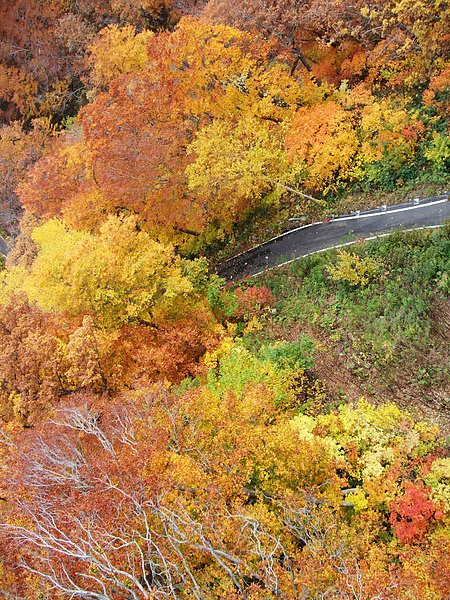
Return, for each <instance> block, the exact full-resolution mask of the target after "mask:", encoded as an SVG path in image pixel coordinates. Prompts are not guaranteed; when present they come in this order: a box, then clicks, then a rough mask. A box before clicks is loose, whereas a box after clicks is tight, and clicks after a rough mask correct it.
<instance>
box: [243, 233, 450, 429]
mask: <svg viewBox="0 0 450 600" xmlns="http://www.w3.org/2000/svg"><path fill="white" fill-rule="evenodd" d="M350 251H351V252H354V253H355V254H357V255H358V256H359V257H360V258H361V259H362V261H363V262H364V261H366V262H367V260H368V258H370V259H374V260H375V261H377V263H378V267H377V271H376V273H375V274H374V275H373V276H372V277H369V279H370V281H369V283H368V284H367V285H362V284H361V283H358V284H356V285H354V284H352V283H350V282H348V281H346V280H345V278H341V279H340V280H337V281H335V280H333V279H332V277H331V274H330V272H329V268H330V265H336V264H337V263H338V262H339V260H340V259H339V252H338V251H330V252H327V253H324V254H318V255H314V256H312V257H309V258H306V259H301V260H299V261H297V262H295V263H293V264H292V265H290V266H288V267H284V268H280V269H277V270H275V271H273V272H271V273H267V274H265V275H262V276H260V277H259V278H258V285H259V284H264V285H267V286H268V287H269V288H270V289H271V290H272V292H273V293H274V295H275V296H276V298H277V300H278V304H277V312H276V313H275V314H273V315H272V314H271V315H270V316H268V317H266V318H265V320H264V329H263V331H262V332H258V333H250V334H247V335H246V336H245V338H244V342H245V344H246V345H247V346H248V347H250V348H251V347H253V348H257V347H258V346H259V345H260V344H261V343H262V342H263V341H274V340H280V339H286V340H289V341H294V340H295V339H297V337H298V335H299V333H300V332H304V333H306V334H307V335H308V336H310V337H311V338H312V339H314V340H315V342H316V352H315V374H316V375H317V376H318V377H320V378H321V379H322V380H323V381H324V382H325V384H326V386H327V388H328V392H329V398H330V399H331V401H335V402H336V401H339V400H340V399H345V398H346V399H349V400H354V399H357V398H359V397H361V396H363V395H364V396H365V397H367V398H371V399H373V400H374V401H383V400H387V399H393V400H396V401H398V402H399V403H400V404H401V405H403V406H404V407H408V408H414V409H416V410H417V411H419V412H420V414H421V416H426V417H428V418H429V419H431V420H438V421H439V424H440V426H441V428H443V431H444V432H445V433H446V434H447V435H448V434H450V386H449V379H450V377H449V376H450V226H449V225H447V226H445V227H443V228H441V229H439V230H435V231H425V232H423V231H421V232H419V231H417V232H409V233H407V232H398V233H395V234H394V235H392V236H391V237H389V238H383V239H382V240H379V241H377V242H370V243H365V244H360V245H357V246H354V247H352V248H351V250H350ZM349 262H350V264H349V265H347V266H348V267H349V268H350V271H351V267H352V264H351V263H352V261H349ZM353 264H354V261H353ZM250 284H251V285H253V284H254V280H252V281H251V282H250Z"/></svg>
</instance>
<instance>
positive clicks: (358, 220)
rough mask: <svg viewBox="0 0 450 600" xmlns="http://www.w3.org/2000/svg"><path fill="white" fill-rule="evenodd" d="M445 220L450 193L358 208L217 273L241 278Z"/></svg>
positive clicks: (243, 256)
mask: <svg viewBox="0 0 450 600" xmlns="http://www.w3.org/2000/svg"><path fill="white" fill-rule="evenodd" d="M446 219H450V195H449V193H448V192H445V193H444V194H442V195H441V196H430V197H429V198H423V199H421V200H419V199H415V200H411V201H410V202H405V203H403V204H396V205H394V206H388V207H381V208H377V209H375V210H368V211H356V212H354V213H352V214H351V215H342V216H340V217H336V218H334V219H331V220H330V221H328V222H326V223H324V222H322V221H321V222H319V223H313V224H312V225H304V226H303V227H298V228H297V229H293V230H292V231H288V232H286V233H285V234H283V235H281V236H279V237H276V238H273V239H272V240H269V241H268V242H266V243H264V244H261V245H260V246H257V247H256V248H252V249H251V250H249V251H248V252H244V253H243V254H240V255H238V256H235V257H234V258H231V259H229V260H228V261H226V262H225V263H224V264H223V265H221V266H220V267H218V269H217V271H216V272H217V274H218V275H219V276H220V277H223V278H224V279H226V280H227V281H233V280H239V279H242V278H243V277H246V276H249V275H258V274H259V273H262V272H263V271H265V270H266V269H273V268H274V267H276V266H281V265H282V264H287V263H289V262H292V261H294V260H296V259H297V258H301V257H302V256H308V255H309V254H314V253H316V252H322V251H324V250H327V249H329V248H336V247H339V246H342V245H348V244H352V243H354V242H355V241H357V240H360V239H370V238H374V237H377V236H379V235H383V234H384V235H386V234H387V233H389V232H390V231H391V230H393V229H396V228H403V229H417V228H421V227H436V226H439V225H441V224H442V222H443V221H445V220H446Z"/></svg>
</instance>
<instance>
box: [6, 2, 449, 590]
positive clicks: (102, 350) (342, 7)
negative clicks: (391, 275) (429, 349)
mask: <svg viewBox="0 0 450 600" xmlns="http://www.w3.org/2000/svg"><path fill="white" fill-rule="evenodd" d="M449 25H450V9H449V8H448V5H447V3H445V2H444V1H441V0H436V2H434V4H433V5H432V6H431V5H430V4H429V3H427V2H424V1H422V0H415V1H414V2H413V1H412V0H378V1H374V2H371V3H370V5H369V4H368V3H367V2H365V1H364V0H356V2H354V3H353V4H352V5H349V4H348V3H346V2H343V1H341V0H337V1H331V0H330V1H329V0H326V1H324V0H305V1H304V2H294V1H293V0H282V1H281V0H280V1H278V2H273V1H269V0H245V1H244V0H235V1H234V2H232V3H230V2H225V1H224V0H209V1H207V2H203V1H201V0H199V1H197V0H108V1H106V2H96V1H92V0H77V1H76V2H72V1H68V0H51V1H49V2H41V1H38V0H18V1H16V2H13V1H12V0H7V1H5V2H3V3H2V5H1V7H0V40H1V41H0V123H1V125H0V228H1V230H0V234H1V235H2V236H5V237H7V236H9V238H8V242H9V243H10V244H11V245H12V246H13V247H14V248H13V251H11V253H10V254H9V255H8V257H7V259H6V268H4V269H3V267H2V270H1V271H0V595H1V596H2V597H4V598H6V599H9V600H32V599H33V600H36V598H38V599H39V600H41V599H42V600H43V599H49V600H53V599H54V598H55V599H56V598H61V599H62V600H66V599H67V600H69V599H73V598H95V599H97V600H106V599H108V600H150V599H152V600H157V599H158V600H163V599H167V598H174V599H175V598H177V599H180V600H183V599H186V600H187V599H189V600H191V599H196V600H241V599H242V600H262V599H263V598H264V599H272V598H273V599H277V600H280V599H286V600H288V599H289V600H291V599H298V600H301V599H302V600H304V599H306V598H310V599H312V598H314V599H322V600H326V599H327V598H336V599H337V598H340V599H342V600H351V599H352V600H376V599H381V598H383V599H384V600H411V598H417V599H418V600H419V599H420V600H421V599H422V598H424V599H426V600H438V599H439V598H447V597H448V596H449V594H450V578H449V575H448V564H449V562H448V561H449V559H450V541H449V539H450V538H449V533H448V532H449V529H448V527H449V515H450V512H449V511H450V508H449V507H450V483H449V482H450V457H449V454H448V448H447V446H446V445H445V442H444V440H442V439H441V437H440V433H439V431H438V429H437V428H436V427H434V426H433V425H431V424H429V423H425V422H421V421H420V420H418V419H416V418H415V417H414V416H413V415H412V414H410V413H409V412H407V411H405V410H401V409H400V408H398V406H397V405H396V404H394V403H384V402H382V399H381V398H380V399H379V402H378V403H374V404H372V403H369V402H368V401H367V400H365V399H364V398H362V399H361V400H360V401H359V402H355V403H344V402H337V401H336V397H335V396H333V395H332V394H330V393H329V390H327V387H326V384H325V383H324V382H323V381H321V379H320V378H319V377H318V376H317V373H316V370H315V366H316V364H315V360H316V354H317V352H318V350H319V349H320V348H321V343H322V342H321V340H320V339H319V336H317V335H313V334H311V335H310V333H309V332H308V330H306V331H305V332H303V331H299V328H298V327H297V328H294V330H293V331H292V332H289V336H290V339H289V341H288V340H287V339H279V336H280V335H281V334H280V333H279V332H280V331H281V329H282V322H281V321H280V323H278V324H276V325H274V327H273V331H272V335H273V336H275V338H276V340H277V341H273V340H272V342H269V341H267V339H266V337H267V336H266V337H265V333H264V334H262V333H261V337H260V338H259V337H258V335H259V332H260V331H261V329H262V327H263V324H264V323H265V321H266V320H267V319H268V317H269V316H270V315H272V314H277V312H276V311H277V306H278V305H277V302H279V300H280V295H279V294H278V295H277V293H276V291H275V290H274V291H273V292H272V291H271V290H270V289H269V287H266V286H265V285H259V284H255V285H253V284H251V283H250V282H248V281H247V282H245V283H242V284H241V285H239V286H237V287H236V286H235V287H234V288H233V289H231V288H229V287H228V286H224V281H223V280H221V279H219V278H218V277H217V276H216V275H214V274H212V272H211V269H210V265H209V264H208V261H207V260H206V258H205V255H206V256H210V257H211V256H212V257H213V258H214V259H215V260H219V255H218V249H219V250H220V249H222V248H224V247H226V245H227V243H229V245H228V248H227V249H228V251H230V249H231V250H233V251H235V250H236V247H235V243H234V242H235V239H236V237H235V236H236V235H237V232H238V231H239V228H243V229H244V230H245V227H247V225H248V224H249V223H253V224H255V222H257V221H258V220H261V222H262V221H263V220H264V219H269V218H270V215H280V214H283V215H284V216H283V219H284V220H285V221H286V222H288V218H289V217H290V216H291V215H292V214H294V210H295V211H298V210H300V211H302V212H303V211H305V212H308V213H310V212H312V211H322V212H323V214H322V213H320V218H322V217H323V215H324V214H328V212H332V208H333V204H334V203H335V202H336V201H337V199H338V198H341V199H342V198H343V197H344V196H345V194H347V193H348V192H355V191H356V192H357V193H360V192H362V191H369V192H379V191H385V190H393V189H396V188H400V187H402V186H404V185H405V184H418V183H422V182H428V181H443V180H444V178H445V177H447V176H448V169H449V168H450V141H449V108H450V43H449V40H450V38H449V34H448V30H449ZM295 214H297V213H295ZM317 214H319V213H317ZM278 220H280V219H278ZM261 227H262V226H261ZM271 227H272V224H271ZM266 229H267V231H266V233H268V234H269V235H272V230H271V228H269V227H267V228H266ZM255 237H256V236H255ZM230 240H231V241H230ZM231 247H232V248H231ZM2 265H3V263H2ZM387 269H388V265H386V264H385V263H384V262H383V261H382V260H381V259H380V260H377V259H374V258H371V257H370V256H368V255H367V256H365V257H362V256H359V255H358V254H357V253H356V254H355V253H353V252H341V253H340V254H339V255H338V259H337V262H336V265H335V266H334V267H329V268H328V270H327V273H326V277H328V279H329V280H330V281H333V282H336V283H335V286H336V289H335V298H333V302H335V303H336V305H339V303H340V302H342V303H345V301H346V299H345V298H344V296H343V295H342V294H341V292H342V291H343V290H346V291H348V290H350V291H351V292H352V293H353V292H354V293H355V294H356V293H358V292H361V294H363V293H365V292H366V291H367V289H368V287H370V285H371V282H372V281H373V280H374V279H375V278H376V277H378V276H379V277H380V278H385V277H387V273H386V272H387ZM444 271H445V269H444V268H443V269H442V270H441V271H439V273H438V276H437V277H438V280H437V279H436V281H438V283H436V286H438V287H439V289H440V290H441V291H442V292H443V293H444V292H445V291H446V290H447V288H448V285H447V283H446V282H447V279H448V278H447V273H446V272H444ZM324 276H325V275H324ZM383 281H385V279H383ZM317 285H319V284H317ZM386 289H387V286H386ZM386 293H387V292H386ZM340 294H341V295H340ZM319 300H320V301H321V299H320V298H318V304H317V307H316V308H317V311H319V312H320V311H322V312H324V311H326V307H325V306H324V305H323V304H321V303H320V302H319ZM298 302H299V303H300V299H299V300H298ZM301 302H303V299H301ZM339 306H340V305H339ZM292 310H293V312H295V311H297V312H296V314H298V313H299V312H300V311H301V307H300V304H298V305H297V306H295V303H294V304H293V309H292ZM365 310H366V309H365ZM317 311H316V312H315V313H314V314H315V315H316V316H315V317H314V319H316V317H317V315H318V312H317ZM364 314H366V313H364ZM325 317H326V315H325ZM325 317H324V318H325ZM317 318H318V317H317ZM314 319H312V320H313V321H314ZM314 324H315V322H312V323H311V324H310V325H311V331H312V332H314ZM277 325H280V327H279V328H277ZM331 335H334V332H332V334H331ZM380 339H382V338H380ZM377 343H379V344H382V343H383V342H381V341H380V342H379V341H378V340H377ZM363 354H364V353H363V352H362V351H361V352H360V355H361V356H362V357H363ZM340 356H343V353H342V354H340ZM442 369H444V367H442ZM364 385H366V384H364ZM361 389H362V388H361ZM364 389H367V390H368V393H369V391H370V386H369V385H368V382H367V386H366V388H364Z"/></svg>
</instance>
